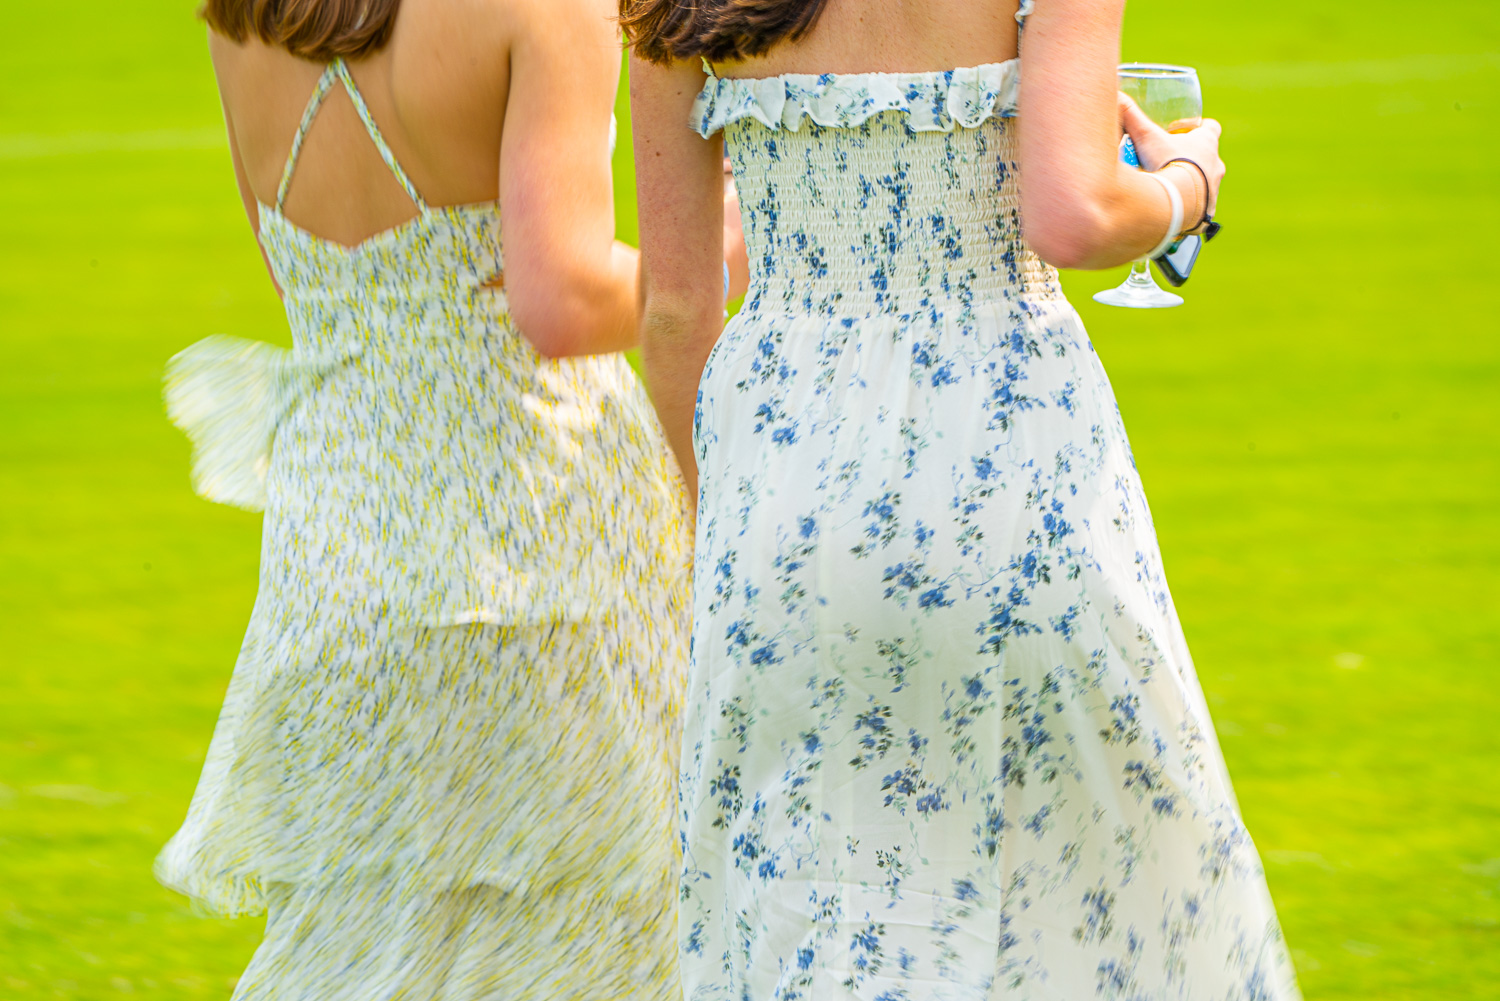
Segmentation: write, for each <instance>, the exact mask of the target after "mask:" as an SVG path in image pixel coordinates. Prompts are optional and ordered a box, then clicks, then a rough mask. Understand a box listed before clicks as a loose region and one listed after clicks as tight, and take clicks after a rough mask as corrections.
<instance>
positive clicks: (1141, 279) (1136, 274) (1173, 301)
mask: <svg viewBox="0 0 1500 1001" xmlns="http://www.w3.org/2000/svg"><path fill="white" fill-rule="evenodd" d="M1094 301H1095V302H1102V303H1104V305H1106V306H1124V307H1126V308H1128V309H1166V308H1168V307H1170V306H1181V305H1182V303H1183V299H1182V296H1180V295H1177V294H1176V293H1175V292H1168V291H1167V290H1166V289H1164V288H1162V287H1161V286H1160V285H1157V284H1156V282H1155V281H1153V280H1152V278H1151V269H1150V266H1149V265H1147V266H1146V267H1145V268H1131V269H1130V277H1129V278H1126V279H1125V281H1124V282H1122V283H1121V284H1120V285H1118V286H1116V287H1115V288H1111V289H1105V290H1104V291H1103V292H1095V293H1094Z"/></svg>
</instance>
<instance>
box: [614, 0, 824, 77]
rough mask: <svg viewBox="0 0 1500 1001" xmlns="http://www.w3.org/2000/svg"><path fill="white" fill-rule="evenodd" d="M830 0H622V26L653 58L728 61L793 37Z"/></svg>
mask: <svg viewBox="0 0 1500 1001" xmlns="http://www.w3.org/2000/svg"><path fill="white" fill-rule="evenodd" d="M827 3H828V0H620V27H622V28H623V29H625V35H626V37H627V38H629V39H630V42H631V44H632V45H633V46H634V47H635V51H636V54H637V55H639V56H640V57H641V58H643V59H647V60H650V61H651V62H654V63H669V62H677V61H679V60H685V59H696V58H699V57H701V58H703V59H707V60H708V61H709V62H716V63H717V62H732V61H734V60H738V59H747V58H749V57H751V56H760V55H765V54H766V53H767V52H768V51H770V50H771V48H772V47H774V46H776V45H778V44H780V43H781V42H788V41H796V40H797V39H799V38H801V37H802V36H803V35H805V34H807V32H808V31H809V30H810V29H811V28H812V26H813V25H814V24H816V23H817V21H818V15H819V14H821V13H823V8H824V7H825V6H826V5H827Z"/></svg>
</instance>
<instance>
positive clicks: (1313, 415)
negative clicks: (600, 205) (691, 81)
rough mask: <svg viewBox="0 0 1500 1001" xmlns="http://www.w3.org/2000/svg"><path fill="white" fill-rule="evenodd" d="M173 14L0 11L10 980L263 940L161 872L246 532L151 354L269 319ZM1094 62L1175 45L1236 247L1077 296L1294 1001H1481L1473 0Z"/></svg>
mask: <svg viewBox="0 0 1500 1001" xmlns="http://www.w3.org/2000/svg"><path fill="white" fill-rule="evenodd" d="M194 2H195V0H137V2H134V3H128V4H125V3H105V2H102V0H87V2H84V3H73V4H40V3H33V4H12V5H10V6H8V7H7V10H6V17H5V28H6V30H5V31H4V33H3V34H0V235H3V239H0V346H3V361H0V644H3V646H0V650H3V652H0V999H3V1001H37V999H42V998H69V999H73V998H77V999H95V998H115V997H118V996H122V995H128V994H132V993H134V994H139V995H142V996H146V997H150V998H164V999H187V998H195V999H196V998H222V997H226V996H227V994H228V992H229V990H230V988H231V985H232V983H233V981H234V979H235V976H236V975H237V973H238V972H239V971H240V969H242V967H243V965H244V963H245V961H246V959H247V958H248V956H249V955H250V952H251V950H252V949H253V948H254V946H255V943H256V941H257V938H258V935H259V930H260V929H259V922H257V921H249V920H247V921H237V922H229V921H221V920H214V919H208V918H203V917H199V916H197V915H195V914H194V913H193V912H192V910H191V908H190V907H189V905H188V904H187V902H186V901H185V900H183V899H181V898H179V897H177V896H175V895H173V894H171V893H169V892H167V891H166V890H163V889H161V888H160V887H158V886H157V885H156V884H155V883H154V882H153V881H152V878H151V874H150V865H151V859H152V857H153V855H154V854H155V852H156V851H157V849H158V847H159V846H160V845H161V844H162V842H163V841H164V840H165V839H166V838H167V837H168V836H169V835H170V833H171V832H172V831H173V830H174V828H175V825H176V824H177V823H178V822H179V821H180V819H181V817H182V815H183V812H184V810H185V809H186V806H187V802H188V797H189V795H190V793H191V791H192V788H193V784H194V781H195V779H196V777H197V773H198V768H199V765H200V763H201V759H202V755H203V753H204V750H205V747H206V745H207V742H208V738H209V735H210V732H211V728H212V726H213V723H214V719H215V716H216V713H217V709H218V703H219V700H220V698H221V696H222V693H223V690H224V687H225V685H226V683H227V681H228V677H229V671H230V667H231V665H232V663H233V660H234V656H235V653H236V650H237V648H238V644H239V638H240V631H241V630H242V629H243V627H244V623H245V621H246V619H247V617H248V615H249V611H250V605H251V600H252V598H253V595H254V589H255V567H256V558H257V549H258V531H259V522H258V519H257V518H255V517H252V516H250V515H246V514H244V513H240V512H236V511H233V510H230V509H228V508H223V507H217V506H214V505H211V504H208V503H206V502H203V501H200V500H198V499H196V498H195V497H194V496H193V495H192V494H191V493H190V491H189V489H188V482H187V445H186V442H185V441H184V440H183V439H182V437H181V436H180V435H179V434H178V433H177V432H176V431H175V430H173V429H172V428H171V427H170V426H168V424H167V423H166V421H165V420H164V419H163V417H162V415H161V407H160V403H159V396H158V378H159V373H160V370H161V366H162V363H163V361H164V360H165V359H166V358H167V357H168V356H169V355H170V354H171V353H173V352H174V351H176V350H177V349H179V348H181V347H183V346H184V345H186V344H188V343H189V342H191V341H193V340H195V339H197V338H199V337H201V336H204V335H206V334H209V333H214V332H224V333H231V334H238V335H242V336H249V337H262V338H266V339H269V340H273V341H280V342H283V343H285V342H286V340H287V335H286V331H285V324H284V321H283V319H282V317H281V315H280V312H279V307H278V304H277V302H276V300H275V297H274V295H273V293H272V291H271V287H270V283H269V282H268V281H267V280H266V277H265V275H264V273H263V271H262V268H261V264H260V261H259V259H258V256H257V254H256V251H255V248H254V245H253V243H252V241H251V239H250V236H249V233H248V231H247V227H246V225H245V221H244V219H243V217H242V215H241V211H240V207H239V203H238V201H237V199H236V196H235V193H234V190H233V182H232V177H231V174H230V168H229V158H228V153H227V150H226V148H225V146H224V143H223V141H222V138H221V136H220V131H219V128H220V127H219V118H218V109H217V102H216V98H215V95H214V92H213V86H212V81H211V77H210V72H209V67H208V61H207V57H206V53H205V47H204V44H203V29H202V28H201V27H200V26H198V25H197V24H196V23H195V22H194V20H193V18H192V11H193V7H194ZM1125 54H1126V56H1127V57H1129V58H1135V59H1154V60H1174V61H1181V62H1191V63H1194V64H1197V65H1199V66H1200V67H1201V69H1202V78H1203V81H1204V89H1205V97H1206V101H1207V105H1208V109H1209V111H1210V113H1212V114H1215V115H1216V116H1217V117H1219V118H1220V119H1222V121H1223V122H1224V125H1225V149H1226V153H1225V156H1226V159H1227V160H1228V162H1229V164H1230V175H1229V181H1228V186H1227V188H1226V189H1225V196H1224V198H1223V201H1222V204H1221V212H1220V214H1221V217H1222V218H1223V220H1224V221H1225V223H1226V228H1225V231H1224V235H1223V237H1222V238H1221V239H1220V240H1219V241H1218V242H1216V243H1215V244H1214V245H1213V247H1212V248H1211V249H1210V251H1209V252H1208V253H1206V255H1205V258H1204V261H1203V263H1202V264H1201V273H1200V275H1199V276H1198V277H1195V278H1194V280H1193V282H1192V284H1191V285H1190V286H1188V288H1187V293H1186V294H1187V297H1188V305H1187V306H1186V307H1185V308H1183V309H1179V310H1175V311H1169V312H1149V313H1136V312H1130V311H1124V310H1110V309H1108V308H1105V307H1100V306H1095V305H1094V304H1093V303H1092V302H1090V301H1088V298H1087V295H1088V293H1090V292H1093V291H1095V290H1097V289H1099V288H1103V287H1105V286H1106V285H1111V284H1115V283H1117V282H1118V281H1119V279H1120V277H1121V272H1119V271H1116V272H1112V273H1108V274H1073V275H1069V276H1068V277H1067V284H1068V286H1069V289H1070V290H1071V291H1072V292H1073V293H1074V295H1075V299H1076V300H1077V302H1078V304H1079V308H1080V310H1081V311H1082V312H1083V315H1084V318H1085V320H1086V321H1087V323H1088V325H1089V328H1090V331H1091V333H1092V336H1093V338H1094V340H1095V343H1096V344H1097V346H1098V348H1099V350H1100V352H1101V353H1102V355H1103V357H1104V359H1105V362H1106V364H1107V365H1108V366H1109V367H1110V371H1111V373H1112V376H1113V378H1114V381H1115V386H1116V389H1117V391H1118V393H1119V397H1120V401H1121V405H1122V407H1123V409H1124V412H1125V417H1126V422H1127V425H1128V426H1129V427H1130V429H1131V432H1132V439H1133V442H1134V445H1135V449H1136V455H1137V458H1138V461H1139V464H1140V467H1141V469H1142V472H1143V474H1144V476H1145V480H1146V486H1147V489H1148V491H1149V492H1150V495H1151V497H1152V499H1153V503H1154V510H1155V515H1156V521H1157V524H1158V526H1159V529H1160V532H1161V535H1162V542H1163V547H1164V549H1165V552H1166V557H1167V563H1168V568H1169V573H1170V574H1171V578H1172V581H1173V585H1174V592H1175V594H1176V597H1177V600H1178V602H1179V606H1180V610H1181V614H1182V618H1183V620H1184V622H1185V624H1186V627H1187V631H1188V636H1189V639H1190V640H1191V641H1192V643H1193V646H1194V650H1195V656H1196V658H1197V663H1198V667H1199V671H1200V672H1201V675H1202V678H1203V682H1204V685H1205V687H1206V688H1207V690H1208V693H1209V698H1210V700H1211V704H1212V706H1213V709H1214V712H1215V715H1216V719H1217V722H1218V725H1219V729H1220V734H1221V736H1222V738H1223V743H1224V748H1225V752H1226V754H1227V756H1228V759H1229V763H1230V766H1231V769H1232V770H1233V773H1234V776H1235V779H1236V783H1237V788H1238V791H1239V794H1240V798H1241V802H1242V805H1243V808H1244V812H1245V814H1246V817H1247V819H1248V822H1249V824H1250V826H1251V829H1252V831H1253V832H1254V834H1255V835H1256V838H1257V840H1258V842H1259V844H1260V846H1261V849H1262V851H1263V853H1264V855H1265V858H1266V862H1267V867H1268V869H1269V872H1270V880H1271V886H1272V890H1273V892H1274V893H1275V895H1276V898H1277V901H1278V903H1279V906H1280V910H1281V915H1282V918H1283V922H1284V924H1285V929H1286V933H1287V936H1288V938H1289V940H1290V943H1291V946H1292V949H1293V952H1294V955H1295V957H1296V961H1297V963H1298V967H1299V970H1300V974H1301V978H1302V983H1303V986H1304V989H1305V991H1306V992H1307V995H1308V996H1309V998H1313V999H1325V998H1326V999H1332V998H1348V999H1359V1001H1374V999H1387V998H1421V999H1475V1001H1478V999H1482V998H1495V997H1497V996H1500V777H1497V772H1500V736H1497V733H1500V725H1497V723H1496V720H1497V719H1500V687H1497V684H1496V680H1495V671H1496V667H1497V660H1500V657H1497V654H1500V576H1497V571H1500V525H1497V512H1500V461H1497V457H1500V443H1497V430H1500V340H1497V336H1496V335H1497V333H1500V324H1497V323H1496V321H1495V319H1494V317H1495V301H1496V293H1497V290H1500V282H1497V281H1496V275H1497V272H1500V259H1497V255H1496V253H1495V249H1494V247H1495V239H1496V234H1497V232H1500V194H1497V182H1500V139H1497V136H1500V5H1497V4H1495V2H1494V0H1454V2H1452V3H1449V4H1446V5H1441V6H1439V7H1432V8H1424V7H1421V6H1413V5H1411V4H1404V3H1403V4H1397V3H1395V2H1392V0H1370V2H1367V3H1363V4H1350V3H1347V2H1346V0H1307V2H1305V3H1301V4H1292V5H1276V6H1271V5H1265V4H1250V3H1247V2H1244V0H1233V2H1221V3H1216V4H1193V5H1187V4H1181V3H1168V2H1166V0H1136V2H1135V3H1133V4H1132V8H1131V11H1130V16H1129V27H1128V36H1127V39H1126V45H1125ZM623 148H624V149H627V150H628V148H629V144H628V142H626V143H624V144H623ZM620 167H621V170H620V176H621V177H622V178H624V179H625V183H624V184H623V185H622V190H621V197H620V214H621V232H622V235H625V236H630V235H631V234H633V232H634V223H633V220H632V218H631V210H632V200H633V192H632V190H631V188H630V183H629V180H628V177H629V165H628V163H624V162H622V163H621V165H620ZM1079 1001H1085V999H1079Z"/></svg>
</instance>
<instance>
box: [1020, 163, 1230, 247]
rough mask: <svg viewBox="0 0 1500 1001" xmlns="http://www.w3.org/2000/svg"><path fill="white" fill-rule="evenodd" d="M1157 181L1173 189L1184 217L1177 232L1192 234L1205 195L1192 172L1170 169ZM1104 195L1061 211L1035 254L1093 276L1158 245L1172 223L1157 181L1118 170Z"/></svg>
mask: <svg viewBox="0 0 1500 1001" xmlns="http://www.w3.org/2000/svg"><path fill="white" fill-rule="evenodd" d="M1161 177H1162V179H1163V180H1165V181H1166V182H1167V183H1169V184H1171V185H1172V186H1173V187H1174V188H1176V189H1177V193H1178V196H1179V197H1180V198H1181V201H1182V207H1183V215H1182V219H1181V221H1180V226H1179V228H1180V229H1191V228H1192V227H1193V225H1194V224H1195V223H1196V222H1197V221H1198V220H1199V218H1200V217H1201V216H1202V214H1203V211H1204V201H1205V198H1206V191H1205V190H1204V189H1203V186H1202V184H1201V183H1199V182H1198V180H1197V176H1196V172H1195V171H1194V170H1193V168H1191V167H1174V168H1173V169H1170V170H1166V171H1163V172H1162V173H1161ZM1100 187H1101V189H1102V190H1100V191H1097V192H1094V193H1091V194H1089V195H1086V196H1084V197H1079V198H1075V199H1074V200H1072V203H1071V205H1069V206H1066V207H1062V206H1059V207H1058V208H1057V209H1056V210H1055V215H1056V217H1057V218H1055V219H1054V220H1052V226H1051V232H1049V233H1048V234H1046V235H1045V236H1044V237H1043V239H1042V241H1041V242H1042V246H1041V247H1040V248H1038V253H1039V254H1041V256H1042V257H1043V258H1044V259H1045V260H1047V261H1048V262H1049V263H1051V264H1054V265H1056V266H1058V267H1062V268H1077V269H1081V270H1092V269H1098V268H1111V267H1115V266H1116V265H1119V264H1124V263H1126V262H1128V261H1134V260H1139V259H1140V258H1141V257H1143V256H1145V255H1146V254H1147V253H1149V252H1150V251H1151V250H1152V249H1153V248H1155V247H1156V246H1157V245H1158V244H1160V243H1161V240H1162V238H1163V237H1164V236H1165V235H1166V232H1167V227H1168V226H1169V224H1170V222H1171V214H1172V204H1171V200H1170V198H1169V197H1168V195H1167V193H1166V191H1164V190H1163V189H1162V186H1161V184H1160V183H1159V182H1158V181H1155V180H1153V179H1152V178H1150V177H1148V176H1146V175H1145V174H1144V173H1143V172H1141V171H1139V170H1136V169H1134V168H1132V167H1127V166H1125V165H1124V164H1123V163H1122V164H1120V165H1119V166H1118V167H1117V169H1116V170H1115V172H1114V176H1113V177H1111V178H1109V181H1108V182H1107V183H1105V184H1103V185H1101V186H1100Z"/></svg>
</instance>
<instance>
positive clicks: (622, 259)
mask: <svg viewBox="0 0 1500 1001" xmlns="http://www.w3.org/2000/svg"><path fill="white" fill-rule="evenodd" d="M640 275H641V255H640V251H638V250H636V249H635V248H634V247H631V246H629V245H628V244H624V243H621V242H620V241H619V240H616V241H614V243H613V244H612V245H611V247H610V252H609V264H608V271H607V276H608V280H607V283H606V284H605V286H604V287H603V288H601V289H600V294H599V299H598V300H597V303H596V306H595V308H596V310H597V313H598V318H597V320H595V321H594V322H593V323H592V324H591V326H590V331H591V336H589V337H587V338H584V339H583V340H582V341H581V343H580V344H579V350H578V351H577V352H575V353H576V354H580V355H595V354H610V353H612V352H615V351H625V350H627V349H629V348H633V347H635V346H636V345H637V344H638V343H640V337H639V336H638V330H637V326H636V304H637V300H638V289H639V287H640Z"/></svg>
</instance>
